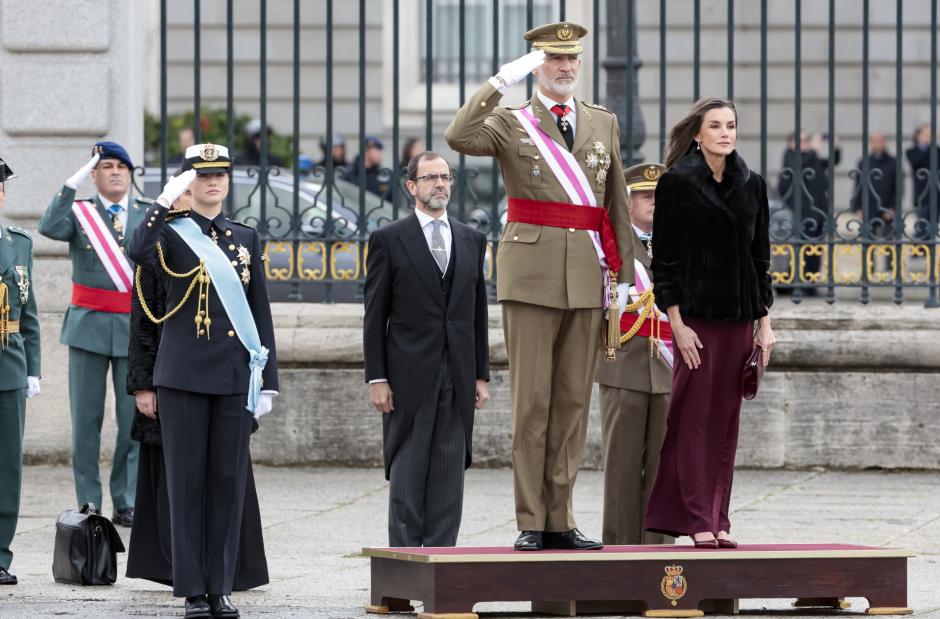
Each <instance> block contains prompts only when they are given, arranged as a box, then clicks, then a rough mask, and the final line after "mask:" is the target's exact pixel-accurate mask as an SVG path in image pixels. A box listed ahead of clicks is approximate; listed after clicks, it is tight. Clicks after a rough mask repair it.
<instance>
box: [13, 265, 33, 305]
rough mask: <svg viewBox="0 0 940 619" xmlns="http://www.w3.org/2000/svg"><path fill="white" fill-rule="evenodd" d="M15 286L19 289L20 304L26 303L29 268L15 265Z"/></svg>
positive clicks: (27, 298)
mask: <svg viewBox="0 0 940 619" xmlns="http://www.w3.org/2000/svg"><path fill="white" fill-rule="evenodd" d="M14 270H15V271H16V287H17V288H19V289H20V305H26V301H28V300H29V270H28V269H27V268H26V267H25V266H20V265H16V266H15V267H14Z"/></svg>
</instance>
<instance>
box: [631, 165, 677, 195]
mask: <svg viewBox="0 0 940 619" xmlns="http://www.w3.org/2000/svg"><path fill="white" fill-rule="evenodd" d="M665 173H666V166H664V165H662V164H660V163H639V164H637V165H635V166H631V167H629V168H627V169H626V170H624V171H623V180H624V182H626V184H627V189H629V190H630V191H653V190H654V189H656V183H658V182H659V178H660V177H661V176H662V175H663V174H665Z"/></svg>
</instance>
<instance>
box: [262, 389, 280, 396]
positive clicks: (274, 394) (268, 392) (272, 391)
mask: <svg viewBox="0 0 940 619" xmlns="http://www.w3.org/2000/svg"><path fill="white" fill-rule="evenodd" d="M261 393H266V394H268V395H269V396H271V397H274V396H276V395H277V394H278V392H277V391H274V390H273V389H262V390H261Z"/></svg>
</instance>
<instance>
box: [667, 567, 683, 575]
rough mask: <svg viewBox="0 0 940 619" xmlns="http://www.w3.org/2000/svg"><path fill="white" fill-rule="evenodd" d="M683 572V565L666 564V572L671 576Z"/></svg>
mask: <svg viewBox="0 0 940 619" xmlns="http://www.w3.org/2000/svg"><path fill="white" fill-rule="evenodd" d="M681 573H682V566H681V565H667V566H666V574H667V575H669V576H678V575H679V574H681Z"/></svg>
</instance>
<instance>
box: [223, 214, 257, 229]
mask: <svg viewBox="0 0 940 619" xmlns="http://www.w3.org/2000/svg"><path fill="white" fill-rule="evenodd" d="M225 221H227V222H229V223H230V224H236V225H239V226H241V227H242V228H250V229H252V230H254V226H249V225H248V224H246V223H244V222H241V221H236V220H234V219H229V218H228V217H226V218H225Z"/></svg>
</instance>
